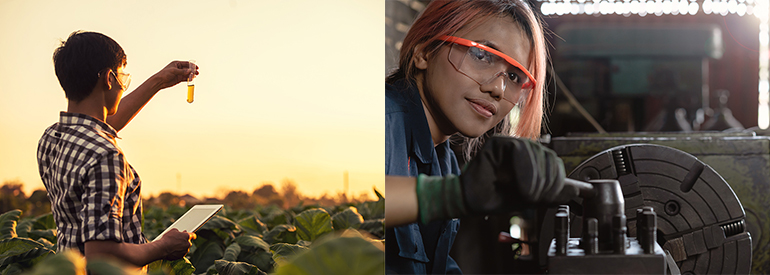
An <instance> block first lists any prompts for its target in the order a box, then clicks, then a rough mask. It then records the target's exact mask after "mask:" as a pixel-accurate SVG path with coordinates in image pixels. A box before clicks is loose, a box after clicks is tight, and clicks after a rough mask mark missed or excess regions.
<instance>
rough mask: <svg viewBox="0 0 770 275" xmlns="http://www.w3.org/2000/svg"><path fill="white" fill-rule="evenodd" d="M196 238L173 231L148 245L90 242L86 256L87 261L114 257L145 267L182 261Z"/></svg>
mask: <svg viewBox="0 0 770 275" xmlns="http://www.w3.org/2000/svg"><path fill="white" fill-rule="evenodd" d="M195 237H196V236H195V233H187V232H179V231H178V230H176V229H172V230H171V231H169V232H167V233H166V234H164V235H163V237H161V239H160V240H157V241H154V242H151V243H146V244H132V243H119V242H115V241H112V240H106V241H88V242H86V243H85V254H86V255H85V256H86V260H91V259H98V258H103V257H113V258H117V259H120V260H123V261H126V262H128V263H130V264H133V265H136V266H145V265H147V264H149V263H151V262H154V261H157V260H160V259H168V260H176V259H181V258H182V257H184V256H185V255H187V252H189V251H190V246H191V245H192V242H191V240H192V239H195Z"/></svg>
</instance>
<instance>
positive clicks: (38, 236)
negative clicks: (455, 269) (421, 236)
mask: <svg viewBox="0 0 770 275" xmlns="http://www.w3.org/2000/svg"><path fill="white" fill-rule="evenodd" d="M375 192H376V191H375ZM376 193H377V197H378V200H377V201H365V202H360V203H348V204H341V205H336V206H332V207H319V206H303V205H302V203H300V204H299V205H297V206H294V207H292V208H290V209H282V208H279V207H277V206H274V205H271V206H267V207H264V206H257V207H255V209H249V210H244V209H232V208H231V207H229V206H227V202H225V205H226V206H225V208H224V209H222V211H220V212H219V213H218V214H217V215H216V216H215V217H214V218H212V219H211V220H210V221H209V222H208V223H206V224H205V225H204V226H203V227H202V228H201V229H200V230H198V232H197V235H198V238H197V239H195V240H193V245H192V247H191V249H190V253H189V254H187V256H186V257H185V258H183V259H180V260H176V261H164V260H160V261H156V262H153V263H151V264H150V265H149V266H148V273H149V274H185V275H189V274H223V275H225V274H226V275H230V274H382V273H384V270H385V258H384V257H385V256H384V255H385V254H384V241H383V237H384V224H383V218H384V213H385V205H384V204H385V201H384V198H383V197H382V195H380V193H378V192H376ZM187 209H189V207H181V206H174V205H172V206H168V207H167V208H162V207H159V206H149V207H146V208H145V210H144V213H143V217H142V223H143V232H144V234H145V236H146V237H147V239H148V240H152V239H154V238H155V236H157V235H158V234H160V233H161V232H162V231H163V230H164V229H165V228H166V227H168V226H169V225H171V223H173V222H174V220H175V219H176V218H178V217H180V216H182V214H184V213H185V212H186V211H187ZM86 268H87V269H88V270H89V271H91V274H137V273H139V271H138V270H136V269H135V268H130V267H127V266H126V265H125V264H123V263H120V262H118V261H113V260H95V261H89V262H87V263H86V262H85V260H84V259H83V257H82V256H81V255H80V254H79V253H77V252H72V251H65V252H62V253H58V254H57V253H56V224H55V222H54V219H53V216H52V215H51V213H46V214H42V215H39V216H36V217H22V211H21V210H11V211H7V212H5V213H2V214H0V275H8V274H86V273H85V270H86Z"/></svg>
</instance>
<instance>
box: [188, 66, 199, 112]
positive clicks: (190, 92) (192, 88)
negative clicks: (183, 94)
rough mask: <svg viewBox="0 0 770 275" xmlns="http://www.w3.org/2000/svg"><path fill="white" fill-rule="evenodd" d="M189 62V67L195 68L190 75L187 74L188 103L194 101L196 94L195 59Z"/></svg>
mask: <svg viewBox="0 0 770 275" xmlns="http://www.w3.org/2000/svg"><path fill="white" fill-rule="evenodd" d="M187 62H188V68H193V70H192V71H191V72H190V75H188V76H187V103H193V96H194V95H195V81H194V80H195V68H196V67H197V66H195V60H190V61H187Z"/></svg>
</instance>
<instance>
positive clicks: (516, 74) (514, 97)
mask: <svg viewBox="0 0 770 275" xmlns="http://www.w3.org/2000/svg"><path fill="white" fill-rule="evenodd" d="M439 39H441V40H443V41H447V42H452V43H453V44H452V47H451V48H450V49H449V54H448V55H447V59H449V63H451V64H452V66H453V67H454V68H455V70H457V71H458V72H459V73H461V74H463V75H465V76H467V77H468V78H470V79H471V80H473V81H475V82H476V83H478V84H479V85H484V84H487V83H490V82H492V81H494V80H495V79H497V78H498V77H500V76H503V79H504V81H503V85H504V86H503V87H502V88H503V91H504V93H503V98H504V99H506V100H508V101H510V102H511V103H513V104H516V103H518V102H519V101H520V100H521V99H523V98H524V97H523V96H524V95H526V94H527V93H529V91H531V90H532V88H533V87H534V86H535V84H537V81H536V80H535V78H534V77H532V75H531V74H530V73H529V71H527V69H525V68H524V66H522V65H521V64H519V62H517V61H516V60H515V59H513V58H511V57H510V56H508V55H506V54H504V53H502V52H500V51H498V50H495V49H493V48H490V47H488V46H486V45H483V44H479V43H477V42H474V41H471V40H468V39H464V38H459V37H455V36H448V35H444V36H442V37H440V38H439Z"/></svg>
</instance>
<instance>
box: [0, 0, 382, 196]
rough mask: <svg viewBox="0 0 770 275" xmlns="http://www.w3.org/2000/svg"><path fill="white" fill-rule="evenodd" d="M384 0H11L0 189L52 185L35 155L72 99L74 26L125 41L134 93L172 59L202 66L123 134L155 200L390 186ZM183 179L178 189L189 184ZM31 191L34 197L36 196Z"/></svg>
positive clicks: (4, 30)
mask: <svg viewBox="0 0 770 275" xmlns="http://www.w3.org/2000/svg"><path fill="white" fill-rule="evenodd" d="M384 6H385V5H384V4H383V2H381V1H359V0H334V1H315V0H302V1H256V0H247V1H242V0H230V1H149V0H143V1H42V0H0V95H2V100H0V183H2V182H6V181H13V180H18V181H21V182H23V183H24V184H25V191H27V192H31V191H32V190H34V189H38V188H43V185H42V182H41V180H40V177H39V175H38V170H37V161H36V158H35V153H36V149H37V142H38V140H39V138H40V136H41V135H42V133H43V131H44V129H45V128H46V127H48V126H50V125H51V124H53V123H54V122H57V121H58V116H59V111H63V110H66V108H67V101H66V99H65V97H64V92H63V91H62V89H61V86H59V83H58V80H57V78H56V75H55V74H54V69H53V61H52V59H51V58H52V54H53V51H54V49H55V48H56V47H57V46H58V45H59V43H60V40H63V39H66V38H67V36H69V34H70V33H72V32H73V31H76V30H88V31H96V32H101V33H104V34H106V35H107V36H110V37H112V38H113V39H115V40H116V41H117V42H118V43H119V44H120V45H121V46H122V47H123V49H124V50H125V51H126V54H127V55H128V65H127V66H126V71H128V72H130V73H131V75H132V82H131V87H129V91H133V88H136V87H138V86H139V85H140V84H141V83H142V82H144V81H145V80H146V79H147V78H149V77H150V76H151V75H152V74H154V73H156V72H157V71H159V70H160V69H161V68H163V67H164V66H165V65H166V64H168V63H169V62H170V61H172V60H188V59H194V60H196V61H197V63H198V65H199V66H200V75H199V76H198V78H197V79H196V80H195V83H196V90H195V102H194V103H192V104H188V103H187V102H186V101H185V99H186V94H187V89H186V86H185V84H184V83H182V84H180V85H177V86H175V87H172V88H168V89H165V90H162V91H160V92H159V93H158V94H157V95H156V96H155V97H154V98H153V99H152V100H151V101H150V103H149V104H148V105H147V106H145V108H144V109H143V110H142V112H141V113H139V115H138V116H137V117H136V118H135V119H134V120H133V121H132V122H131V123H130V124H129V125H128V126H126V128H125V129H123V130H122V131H121V132H119V136H120V137H122V139H120V140H119V141H118V144H119V145H120V146H121V148H122V149H123V150H124V152H125V154H126V157H127V158H128V161H129V162H130V163H131V164H132V165H133V166H134V168H135V169H136V170H137V171H138V173H139V175H140V176H141V178H142V182H143V188H142V192H143V195H144V196H149V195H157V194H159V193H160V192H162V191H173V192H181V193H190V194H193V195H196V196H204V195H214V194H216V193H217V192H218V191H221V190H243V191H248V192H251V191H253V190H254V189H255V188H256V187H258V186H260V185H261V184H262V183H263V182H272V183H274V184H275V185H276V187H277V188H280V186H281V182H282V181H284V180H286V179H290V180H292V181H294V182H295V183H296V184H297V187H298V189H299V191H300V192H301V193H303V194H306V195H313V196H316V195H320V194H322V193H324V192H326V193H329V194H330V195H334V194H336V193H337V192H340V191H342V190H343V175H344V173H345V171H347V172H348V173H349V180H350V194H352V195H358V194H360V193H367V194H368V195H370V197H374V193H373V192H372V188H373V187H376V188H377V189H378V190H379V191H380V192H384V189H385V188H384V176H383V171H384V170H383V167H384V163H383V160H384V101H383V99H384V97H383V90H384V88H383V84H382V83H383V79H384V76H383V73H382V68H383V67H384V59H385V58H384V51H383V46H382V45H383V44H384V43H383V42H384V28H383V22H384V14H385V12H384ZM179 179H181V188H180V186H179V184H178V183H179V182H180V181H179ZM28 194H29V193H28Z"/></svg>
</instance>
